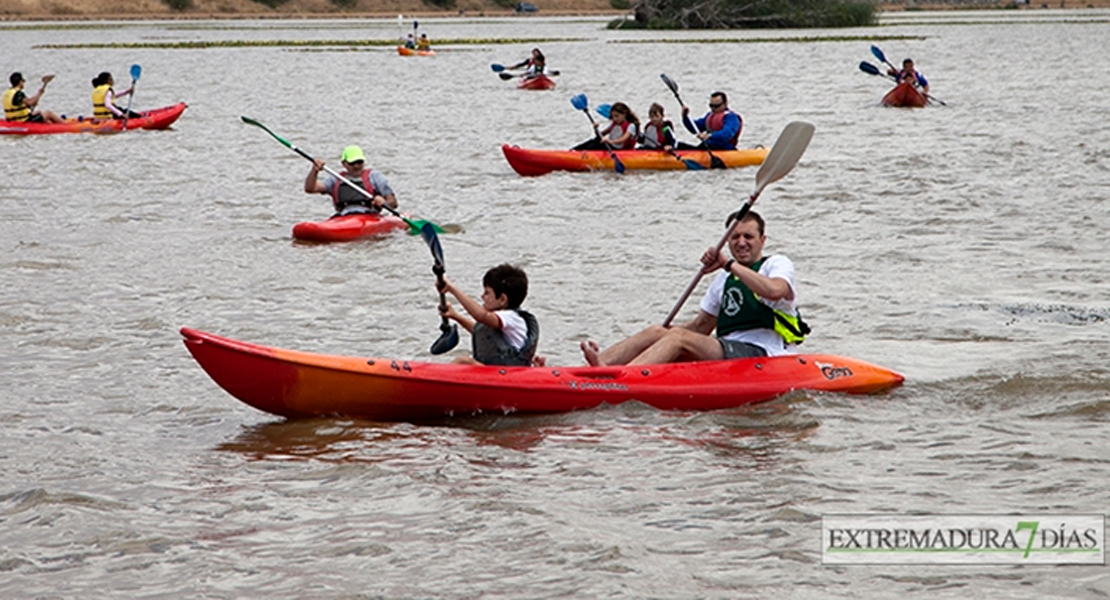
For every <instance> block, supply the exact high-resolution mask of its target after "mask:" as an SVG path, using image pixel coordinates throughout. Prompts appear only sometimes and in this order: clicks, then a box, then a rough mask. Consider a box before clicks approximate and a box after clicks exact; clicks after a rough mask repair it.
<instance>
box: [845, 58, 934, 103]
mask: <svg viewBox="0 0 1110 600" xmlns="http://www.w3.org/2000/svg"><path fill="white" fill-rule="evenodd" d="M871 54H873V55H874V56H875V58H877V59H879V62H881V63H883V64H885V65H886V66H888V67H890V70H891V71H897V70H898V69H896V68H894V65H892V64H890V61H889V60H887V59H886V54H883V51H882V50H881V49H880V48H879V47H878V46H876V45H875V44H871ZM864 64H866V65H867V66H869V67H870V66H873V65H872V64H871V63H863V62H861V63H860V64H859V68H860V69H861V70H862V71H864V72H865V73H872V71H871V70H869V69H865V68H864V67H863V65H864ZM878 71H879V69H878V68H877V67H876V68H875V72H874V73H872V74H873V75H878V74H879V72H878ZM891 78H892V79H894V81H898V78H897V77H891ZM921 93H922V94H924V95H925V97H926V98H928V99H929V101H931V102H936V103H937V104H940V105H941V106H948V103H946V102H945V101H944V100H941V99H939V98H934V97H932V96H930V95H929V94H926V93H925V92H921Z"/></svg>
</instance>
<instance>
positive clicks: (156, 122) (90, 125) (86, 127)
mask: <svg viewBox="0 0 1110 600" xmlns="http://www.w3.org/2000/svg"><path fill="white" fill-rule="evenodd" d="M186 108H188V107H187V106H186V104H185V103H184V102H180V103H178V104H174V105H172V106H164V107H162V108H155V109H152V110H146V111H142V116H140V117H131V118H130V119H127V129H128V130H131V129H167V128H169V126H170V125H173V123H174V121H176V120H177V119H178V117H180V116H181V113H183V112H185V109H186ZM123 127H124V119H93V118H91V117H90V118H85V117H73V118H69V119H66V120H65V122H64V123H30V122H27V121H4V120H0V134H12V135H31V134H38V133H115V132H117V131H123Z"/></svg>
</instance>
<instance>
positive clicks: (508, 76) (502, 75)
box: [497, 73, 516, 81]
mask: <svg viewBox="0 0 1110 600" xmlns="http://www.w3.org/2000/svg"><path fill="white" fill-rule="evenodd" d="M497 76H498V77H500V78H501V79H503V80H505V81H508V80H510V79H512V78H513V77H516V75H513V74H512V73H498V74H497Z"/></svg>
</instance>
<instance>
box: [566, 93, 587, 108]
mask: <svg viewBox="0 0 1110 600" xmlns="http://www.w3.org/2000/svg"><path fill="white" fill-rule="evenodd" d="M570 103H571V104H572V105H573V106H574V108H577V109H578V110H589V108H590V101H589V100H587V99H586V94H578V95H576V96H572V97H571V99H570Z"/></svg>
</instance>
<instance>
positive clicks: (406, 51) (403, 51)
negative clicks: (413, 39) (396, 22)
mask: <svg viewBox="0 0 1110 600" xmlns="http://www.w3.org/2000/svg"><path fill="white" fill-rule="evenodd" d="M397 54H400V55H401V56H435V55H436V51H435V50H414V49H412V48H406V47H404V46H397Z"/></svg>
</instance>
